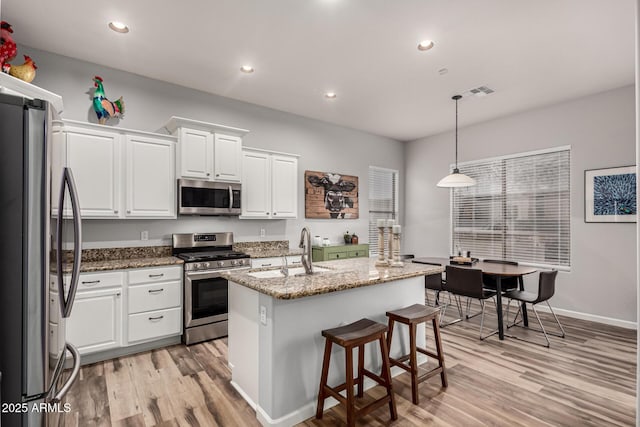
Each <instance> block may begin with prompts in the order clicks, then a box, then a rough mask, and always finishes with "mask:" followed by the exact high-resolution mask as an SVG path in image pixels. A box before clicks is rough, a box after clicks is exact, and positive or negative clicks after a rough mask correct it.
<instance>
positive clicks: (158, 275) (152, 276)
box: [149, 273, 164, 278]
mask: <svg viewBox="0 0 640 427" xmlns="http://www.w3.org/2000/svg"><path fill="white" fill-rule="evenodd" d="M162 276H164V273H160V274H150V275H149V277H150V278H154V277H162Z"/></svg>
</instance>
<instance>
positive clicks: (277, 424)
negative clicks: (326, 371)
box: [231, 356, 426, 427]
mask: <svg viewBox="0 0 640 427" xmlns="http://www.w3.org/2000/svg"><path fill="white" fill-rule="evenodd" d="M424 359H426V356H424ZM418 364H422V361H420V360H419V363H418ZM403 372H405V371H403V370H402V369H400V368H398V367H396V366H394V367H392V368H391V376H392V377H396V376H398V375H400V374H401V373H403ZM231 384H232V385H233V386H234V387H235V389H236V390H238V392H239V393H240V394H241V395H242V397H244V399H245V400H246V401H247V403H249V405H251V402H252V401H251V399H249V398H248V396H246V395H245V393H244V392H243V391H242V390H241V389H240V388H239V387H238V386H237V385H236V384H234V383H233V381H232V382H231ZM377 384H378V383H377V382H375V381H373V380H372V379H370V378H365V379H364V384H363V386H364V387H363V388H364V389H365V390H369V389H370V388H372V387H374V386H376V385H377ZM338 403H339V402H338V401H337V400H336V399H334V398H333V397H329V398H327V399H325V401H324V410H325V411H326V410H327V409H330V408H332V407H334V406H336V405H337V404H338ZM252 408H254V409H255V411H256V418H257V419H258V422H260V424H262V425H263V426H270V427H291V426H294V425H296V424H299V423H301V422H303V421H305V420H308V419H309V418H311V417H313V416H315V414H316V402H315V401H314V402H309V403H307V404H306V405H304V406H303V407H301V408H298V409H296V410H295V411H293V412H289V413H288V414H286V415H285V416H283V417H280V418H277V419H275V420H274V419H273V418H271V417H270V416H269V415H268V414H267V412H266V411H265V410H264V409H262V408H261V407H260V405H257V406H252Z"/></svg>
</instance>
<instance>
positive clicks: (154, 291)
mask: <svg viewBox="0 0 640 427" xmlns="http://www.w3.org/2000/svg"><path fill="white" fill-rule="evenodd" d="M162 291H164V288H160V289H149V293H150V294H157V293H160V292H162Z"/></svg>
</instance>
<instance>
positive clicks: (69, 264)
mask: <svg viewBox="0 0 640 427" xmlns="http://www.w3.org/2000/svg"><path fill="white" fill-rule="evenodd" d="M62 260H63V264H62V271H63V272H64V273H70V272H71V270H72V268H73V252H71V251H63V253H62ZM183 262H184V261H182V260H181V259H180V258H176V257H173V256H171V246H147V247H130V248H100V249H83V250H82V263H81V264H80V272H82V273H89V272H94V271H109V270H123V269H127V268H144V267H157V266H163V265H174V264H182V263H183ZM55 270H56V265H55V262H52V263H51V271H55Z"/></svg>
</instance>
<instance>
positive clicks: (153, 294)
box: [129, 281, 182, 314]
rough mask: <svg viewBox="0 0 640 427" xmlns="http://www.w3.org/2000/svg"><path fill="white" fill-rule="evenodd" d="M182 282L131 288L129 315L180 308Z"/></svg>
mask: <svg viewBox="0 0 640 427" xmlns="http://www.w3.org/2000/svg"><path fill="white" fill-rule="evenodd" d="M181 285H182V282H180V281H174V282H168V283H150V284H147V285H138V286H131V287H130V288H129V314H132V313H140V312H142V311H150V310H162V309H165V308H171V307H180V302H181V301H182V286H181Z"/></svg>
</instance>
